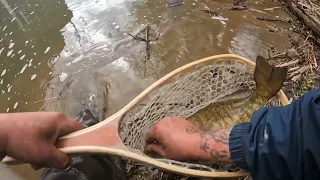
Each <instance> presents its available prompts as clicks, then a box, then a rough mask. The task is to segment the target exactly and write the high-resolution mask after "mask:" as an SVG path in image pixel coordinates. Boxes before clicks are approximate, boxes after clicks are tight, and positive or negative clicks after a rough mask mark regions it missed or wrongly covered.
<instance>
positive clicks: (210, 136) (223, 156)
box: [186, 126, 232, 163]
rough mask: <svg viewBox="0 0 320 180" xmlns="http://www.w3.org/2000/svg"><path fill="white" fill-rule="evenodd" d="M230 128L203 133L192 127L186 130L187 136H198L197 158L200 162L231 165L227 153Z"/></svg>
mask: <svg viewBox="0 0 320 180" xmlns="http://www.w3.org/2000/svg"><path fill="white" fill-rule="evenodd" d="M230 131H231V128H226V129H221V130H215V131H211V132H203V131H200V130H199V129H196V128H195V127H194V126H190V127H188V128H186V133H188V134H198V135H199V141H200V146H199V151H197V152H196V153H197V155H196V156H197V157H198V158H199V159H202V160H213V161H217V162H225V163H232V161H231V159H230V151H229V135H230Z"/></svg>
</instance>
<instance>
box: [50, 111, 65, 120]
mask: <svg viewBox="0 0 320 180" xmlns="http://www.w3.org/2000/svg"><path fill="white" fill-rule="evenodd" d="M52 119H53V120H54V121H61V120H64V119H66V115H64V114H63V113H60V112H53V113H52Z"/></svg>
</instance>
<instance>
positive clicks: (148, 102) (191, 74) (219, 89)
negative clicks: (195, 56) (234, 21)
mask: <svg viewBox="0 0 320 180" xmlns="http://www.w3.org/2000/svg"><path fill="white" fill-rule="evenodd" d="M254 67H255V63H254V62H252V61H250V60H248V59H245V58H243V57H240V56H237V55H231V54H222V55H217V56H211V57H207V58H204V59H200V60H198V61H195V62H192V63H189V64H187V65H185V66H182V67H181V68H178V69H176V70H174V71H173V72H171V73H169V74H168V75H166V76H165V77H163V78H161V79H160V80H158V81H157V82H156V83H154V84H153V85H152V86H150V87H149V88H148V89H146V90H145V91H144V92H143V93H141V94H140V95H139V96H138V97H137V98H136V99H135V100H137V101H135V100H133V102H134V103H135V104H134V105H132V107H130V108H129V110H128V111H127V112H126V113H125V115H123V116H122V118H121V121H120V124H119V133H120V138H121V140H122V142H123V143H124V144H125V145H126V146H127V147H128V148H129V149H130V150H131V151H132V152H134V153H137V154H140V155H143V156H144V154H143V149H144V145H145V144H144V143H145V138H146V133H147V132H148V130H149V129H150V128H151V127H152V126H153V125H155V124H156V123H157V122H159V121H160V120H161V119H162V118H164V117H167V116H171V117H181V118H187V117H189V116H191V115H193V114H194V113H196V112H197V111H198V110H200V109H202V108H204V107H206V106H208V105H209V104H211V103H216V102H222V101H224V100H226V99H224V97H226V96H228V95H231V94H233V93H235V92H237V91H239V90H250V91H251V90H252V89H254V87H255V83H254V81H253V72H254ZM276 99H278V100H279V101H280V103H281V104H282V105H287V104H289V102H288V99H287V97H286V95H285V94H284V93H283V91H282V90H281V91H279V93H278V94H277V97H276ZM128 106H130V104H129V105H128ZM154 160H155V161H162V162H166V163H168V164H174V165H178V166H182V167H185V168H187V169H197V170H202V171H211V172H225V173H226V174H224V175H223V177H228V175H227V174H228V172H227V170H230V165H224V164H220V163H212V162H209V163H208V162H178V161H172V160H166V159H154ZM233 170H234V169H233ZM236 171H241V169H239V168H236ZM243 175H244V173H243V172H239V176H243ZM221 177H222V176H221ZM233 177H234V176H233Z"/></svg>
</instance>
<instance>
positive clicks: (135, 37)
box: [128, 33, 146, 42]
mask: <svg viewBox="0 0 320 180" xmlns="http://www.w3.org/2000/svg"><path fill="white" fill-rule="evenodd" d="M128 35H129V36H131V37H132V38H133V39H134V40H138V41H143V42H146V39H144V38H141V37H138V36H134V35H132V34H130V33H128Z"/></svg>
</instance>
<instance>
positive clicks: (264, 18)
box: [256, 17, 290, 22]
mask: <svg viewBox="0 0 320 180" xmlns="http://www.w3.org/2000/svg"><path fill="white" fill-rule="evenodd" d="M256 19H258V20H261V21H271V22H277V21H278V22H290V20H282V19H271V18H266V17H256Z"/></svg>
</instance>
